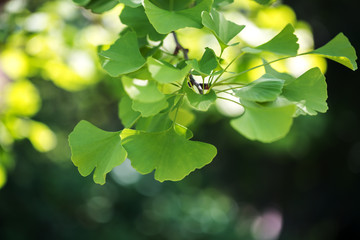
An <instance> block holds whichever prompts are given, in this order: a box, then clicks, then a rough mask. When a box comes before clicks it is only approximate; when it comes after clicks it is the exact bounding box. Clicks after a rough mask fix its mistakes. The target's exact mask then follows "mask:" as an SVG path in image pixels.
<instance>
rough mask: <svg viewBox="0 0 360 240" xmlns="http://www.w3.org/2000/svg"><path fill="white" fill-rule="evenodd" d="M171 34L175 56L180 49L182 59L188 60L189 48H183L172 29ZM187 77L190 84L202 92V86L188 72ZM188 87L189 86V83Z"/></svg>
mask: <svg viewBox="0 0 360 240" xmlns="http://www.w3.org/2000/svg"><path fill="white" fill-rule="evenodd" d="M172 34H173V36H174V40H175V44H176V47H175V50H174V55H175V56H176V55H177V54H178V53H179V52H180V51H182V52H183V54H184V59H185V60H189V56H188V52H189V49H186V48H184V47H183V46H182V45H181V44H180V42H179V40H178V38H177V35H176V33H175V32H174V31H173V32H172ZM189 79H190V83H191V85H194V86H195V87H196V88H197V90H198V91H199V93H200V94H204V91H203V88H202V87H201V84H200V83H198V82H196V81H195V79H194V77H193V75H192V74H189ZM189 87H191V86H190V85H189Z"/></svg>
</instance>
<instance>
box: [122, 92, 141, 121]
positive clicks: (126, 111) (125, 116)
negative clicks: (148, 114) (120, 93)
mask: <svg viewBox="0 0 360 240" xmlns="http://www.w3.org/2000/svg"><path fill="white" fill-rule="evenodd" d="M131 106H132V100H131V99H130V98H129V97H128V96H124V97H122V98H121V101H120V103H119V118H120V120H121V123H122V125H124V127H126V128H129V127H131V126H133V125H134V123H135V122H136V120H137V119H139V117H140V113H139V112H136V111H134V110H133V109H132V107H131Z"/></svg>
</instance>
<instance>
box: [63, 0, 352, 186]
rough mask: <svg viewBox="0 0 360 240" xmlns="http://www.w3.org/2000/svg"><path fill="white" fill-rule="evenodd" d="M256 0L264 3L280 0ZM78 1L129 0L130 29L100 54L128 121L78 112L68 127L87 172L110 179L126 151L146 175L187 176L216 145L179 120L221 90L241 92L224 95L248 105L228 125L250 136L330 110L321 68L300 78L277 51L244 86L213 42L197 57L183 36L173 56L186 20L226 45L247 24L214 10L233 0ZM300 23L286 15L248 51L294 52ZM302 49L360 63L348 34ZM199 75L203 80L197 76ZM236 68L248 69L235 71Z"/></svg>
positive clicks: (95, 7)
mask: <svg viewBox="0 0 360 240" xmlns="http://www.w3.org/2000/svg"><path fill="white" fill-rule="evenodd" d="M255 1H256V2H258V3H260V4H264V5H267V4H270V3H271V2H273V1H272V0H255ZM74 2H76V3H77V4H78V5H80V6H83V7H85V8H88V9H90V10H91V11H93V12H95V13H101V12H104V11H107V10H109V9H111V8H113V7H114V6H115V5H116V4H117V3H123V4H124V5H125V7H124V8H123V10H122V13H121V15H120V19H121V21H122V23H123V24H125V25H126V26H127V28H125V30H124V31H123V32H121V34H120V37H119V39H118V40H116V41H115V43H114V44H112V45H111V46H110V47H109V48H108V49H107V50H104V51H101V52H100V53H99V56H100V59H101V62H102V67H103V68H104V70H105V71H106V72H107V73H108V74H109V75H110V76H112V77H118V78H119V79H117V80H118V81H120V82H121V85H122V89H123V90H124V91H122V95H123V96H122V98H121V101H120V103H119V118H120V120H121V123H122V125H123V126H124V127H125V129H123V130H122V131H118V132H106V131H103V130H101V129H99V128H97V127H95V126H93V125H92V124H90V123H88V122H86V121H81V122H80V123H79V124H78V125H77V126H76V127H75V129H74V131H73V132H72V133H71V134H70V136H69V143H70V146H71V151H72V161H73V162H74V164H75V166H77V167H78V169H79V172H80V173H81V175H83V176H87V175H89V174H91V172H92V171H94V181H95V182H96V183H99V184H103V183H105V178H106V174H107V173H108V172H109V171H111V169H112V168H114V167H115V166H117V165H119V164H121V163H122V162H123V161H124V160H125V159H126V157H129V159H130V161H131V162H132V166H133V167H134V168H135V169H136V170H137V171H139V172H140V173H142V174H147V173H150V172H153V171H155V179H157V180H159V181H165V180H172V181H178V180H181V179H182V178H184V177H185V176H186V175H188V174H189V173H190V172H192V171H194V170H195V169H198V168H201V167H203V166H205V165H206V164H208V163H210V162H211V161H212V159H213V158H214V157H215V155H216V151H217V150H216V148H215V147H214V146H212V145H210V144H207V143H202V142H197V141H191V140H190V139H191V137H192V135H193V134H192V132H191V131H190V130H189V129H187V128H186V127H184V126H182V125H186V126H188V125H189V124H190V123H191V121H192V120H193V118H194V114H192V113H191V111H192V110H195V111H202V112H205V111H208V110H209V109H210V107H211V106H212V105H213V104H214V103H215V102H216V100H217V99H219V98H223V97H221V96H219V95H218V93H220V92H226V93H227V94H231V95H232V97H236V98H237V99H238V101H234V100H233V99H227V100H231V101H233V102H237V103H238V104H241V105H242V106H243V108H244V113H243V114H242V115H241V116H239V117H237V118H234V119H232V120H231V121H230V124H231V126H232V127H233V128H234V129H235V130H236V131H237V132H239V133H240V134H242V135H244V136H245V137H246V138H248V139H250V140H258V141H261V142H273V141H276V140H278V139H281V138H282V137H284V136H285V135H286V134H287V133H288V132H289V130H290V128H291V125H292V122H293V118H294V117H296V116H298V115H300V114H304V115H305V114H307V115H316V114H317V113H318V112H321V113H323V112H326V111H327V108H328V106H327V103H326V100H327V90H326V82H325V77H324V75H323V74H322V72H321V71H320V69H319V68H312V69H310V70H308V71H307V72H305V73H304V74H302V75H301V76H299V77H297V78H296V77H294V76H292V75H290V74H288V73H283V72H278V71H277V70H276V69H275V68H273V67H272V66H271V63H273V62H275V61H277V60H272V61H271V62H267V61H265V60H263V64H262V65H260V66H257V67H261V66H264V68H265V72H266V74H264V75H263V76H262V77H260V78H259V79H256V80H253V81H251V82H250V83H248V84H245V85H242V84H243V83H239V82H236V79H235V78H234V79H235V82H231V81H230V82H226V81H224V79H221V76H222V74H223V73H225V72H226V70H227V68H228V67H229V66H230V65H228V66H222V62H223V60H222V59H221V58H220V56H222V55H221V54H220V56H217V55H216V53H215V51H214V50H212V49H211V48H205V51H204V53H203V55H202V57H201V59H200V60H198V59H189V58H188V55H187V52H186V51H187V50H186V49H184V48H183V47H182V46H181V45H180V46H179V43H178V42H176V49H175V51H174V54H173V56H168V55H169V52H166V54H163V52H162V51H163V49H162V48H161V46H162V44H163V40H164V39H165V37H166V36H167V34H169V33H171V32H174V31H176V30H178V29H182V28H186V27H192V28H198V29H200V28H203V27H204V28H205V29H207V31H210V32H211V33H212V34H213V35H214V36H215V37H216V39H217V40H218V42H219V44H220V47H221V53H222V52H223V50H224V49H225V48H227V47H229V44H230V42H231V41H232V40H233V39H234V38H235V37H236V36H237V35H238V34H239V33H240V32H241V31H242V29H243V28H244V26H242V25H238V24H236V23H234V22H231V21H229V20H227V19H226V18H225V17H224V16H223V15H222V13H220V12H219V11H218V10H216V9H221V8H222V7H223V6H226V5H228V4H230V3H232V2H233V1H232V0H223V1H221V0H215V1H213V0H183V1H180V0H177V1H171V0H162V1H154V0H144V1H141V0H116V1H115V0H112V1H104V0H74ZM294 32H295V29H294V27H293V26H292V25H290V24H288V25H287V26H286V27H285V28H284V29H283V30H282V31H281V32H280V33H278V34H277V35H275V36H274V37H273V38H272V39H270V40H268V41H267V42H265V43H263V44H261V45H259V46H248V47H243V48H242V49H241V50H242V51H243V52H244V53H249V54H262V53H263V52H271V53H272V55H276V54H278V55H281V57H282V58H281V59H285V58H290V57H295V56H297V54H298V49H299V44H298V43H297V41H298V38H297V36H296V35H295V34H294ZM174 34H176V33H175V32H174ZM150 40H152V41H159V43H158V44H159V45H156V46H155V45H154V43H153V42H152V41H150ZM165 40H166V39H165ZM154 46H155V47H154ZM231 46H234V47H238V46H237V45H234V44H233V45H231ZM238 48H239V47H238ZM179 51H182V52H183V54H182V56H183V59H181V56H179V55H177V54H178V53H179ZM305 54H317V55H321V56H323V57H326V58H329V59H331V60H334V61H336V62H339V63H340V64H343V65H345V66H346V67H348V68H350V69H352V70H356V69H357V64H356V59H357V56H356V52H355V50H354V48H353V47H352V45H351V44H350V42H349V40H348V39H347V38H346V37H345V36H344V34H342V33H340V34H339V35H337V36H336V37H335V38H334V39H333V40H331V41H330V42H329V43H328V44H325V45H324V46H323V47H320V48H318V49H315V50H313V51H310V52H306V53H301V55H305ZM170 55H171V54H170ZM175 55H176V56H175ZM253 56H254V55H253ZM255 56H256V55H255ZM230 64H231V63H230ZM257 67H255V68H257ZM255 68H254V69H255ZM249 71H250V70H249ZM228 73H229V72H227V73H226V74H228ZM195 75H196V77H197V78H196V79H200V78H201V80H202V81H201V80H200V81H199V82H194V81H196V80H194V78H193V77H194V76H195ZM238 75H241V73H235V76H238ZM229 79H232V78H229ZM218 80H219V81H218ZM232 80H233V79H232ZM227 87H228V89H226V88H227ZM224 88H225V90H224ZM228 90H230V91H228ZM180 124H182V125H180ZM130 128H134V129H130Z"/></svg>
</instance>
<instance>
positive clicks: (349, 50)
mask: <svg viewBox="0 0 360 240" xmlns="http://www.w3.org/2000/svg"><path fill="white" fill-rule="evenodd" d="M310 53H316V54H319V55H321V56H323V57H326V58H329V59H331V60H333V61H336V62H338V63H340V64H342V65H344V66H346V67H348V68H350V69H352V70H354V71H355V70H356V69H357V64H356V59H357V56H356V52H355V49H354V47H353V46H352V45H351V43H350V41H349V39H348V38H347V37H346V36H345V35H344V34H343V33H339V34H338V35H337V36H336V37H335V38H333V39H332V40H331V41H330V42H328V43H327V44H325V45H324V46H322V47H321V48H318V49H316V50H314V51H312V52H310Z"/></svg>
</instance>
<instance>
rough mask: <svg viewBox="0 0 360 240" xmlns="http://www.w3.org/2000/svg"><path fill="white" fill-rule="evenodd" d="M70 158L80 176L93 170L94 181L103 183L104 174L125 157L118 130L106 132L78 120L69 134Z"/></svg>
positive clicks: (125, 153)
mask: <svg viewBox="0 0 360 240" xmlns="http://www.w3.org/2000/svg"><path fill="white" fill-rule="evenodd" d="M69 144H70V148H71V153H72V155H71V160H72V161H73V163H74V165H75V166H77V167H78V170H79V172H80V174H81V175H82V176H84V177H85V176H88V175H90V173H91V172H92V171H93V170H94V169H95V171H94V182H95V183H98V184H104V183H105V179H106V174H107V173H109V172H110V171H111V170H112V169H113V168H114V167H116V166H118V165H120V164H121V163H123V162H124V161H125V159H126V157H127V152H126V150H125V149H124V148H123V147H122V145H121V138H120V132H106V131H104V130H101V129H99V128H97V127H95V126H94V125H92V124H91V123H89V122H87V121H84V120H83V121H80V122H79V123H78V124H77V125H76V127H75V128H74V130H73V132H72V133H71V134H70V135H69Z"/></svg>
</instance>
